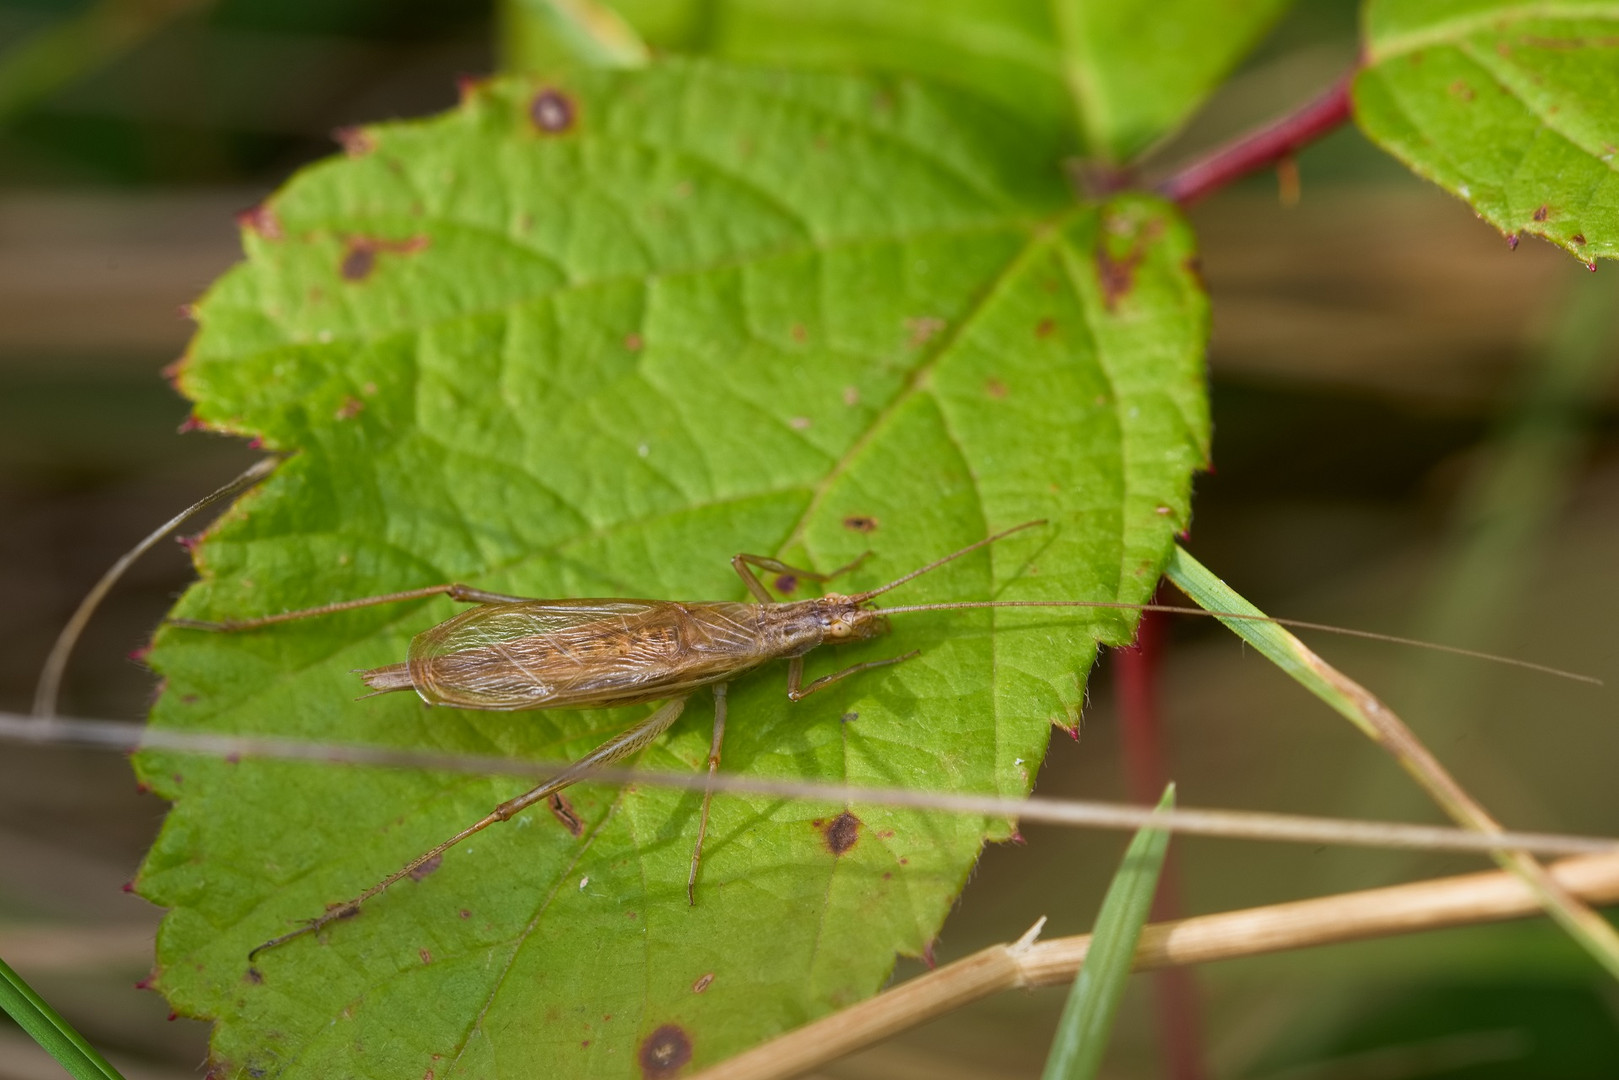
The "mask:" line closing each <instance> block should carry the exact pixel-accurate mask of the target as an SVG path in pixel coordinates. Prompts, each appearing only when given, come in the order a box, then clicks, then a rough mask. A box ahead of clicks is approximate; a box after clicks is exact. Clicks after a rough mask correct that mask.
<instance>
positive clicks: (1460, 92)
mask: <svg viewBox="0 0 1619 1080" xmlns="http://www.w3.org/2000/svg"><path fill="white" fill-rule="evenodd" d="M1450 92H1451V93H1452V94H1454V95H1455V96H1456V97H1459V98H1461V99H1462V100H1463V101H1472V100H1473V99H1474V98H1476V97H1478V95H1477V94H1475V93H1474V92H1473V88H1472V87H1471V86H1468V85H1467V83H1466V82H1465V81H1464V80H1462V79H1457V80H1456V81H1455V82H1453V83H1451V84H1450Z"/></svg>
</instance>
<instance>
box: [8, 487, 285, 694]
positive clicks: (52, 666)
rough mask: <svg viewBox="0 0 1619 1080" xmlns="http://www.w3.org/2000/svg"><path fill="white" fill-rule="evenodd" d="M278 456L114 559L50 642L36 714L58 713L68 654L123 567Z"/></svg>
mask: <svg viewBox="0 0 1619 1080" xmlns="http://www.w3.org/2000/svg"><path fill="white" fill-rule="evenodd" d="M279 460H280V459H279V458H265V459H264V460H262V461H259V462H257V463H255V464H253V465H251V466H249V467H248V469H247V471H246V472H244V473H242V475H240V476H238V477H237V478H236V479H234V480H232V481H231V482H230V483H228V484H226V485H225V486H224V487H222V488H220V489H219V490H217V491H213V492H210V493H209V494H207V495H204V496H203V497H202V498H200V499H198V500H197V501H196V502H194V503H192V504H191V505H190V506H188V507H186V508H185V509H184V510H182V511H180V512H179V513H178V514H176V515H175V516H174V517H172V518H170V519H169V520H168V521H166V522H164V523H163V524H162V525H160V526H159V527H158V528H157V530H156V531H155V532H153V533H152V534H151V535H149V536H148V537H147V538H146V539H144V540H142V541H141V542H140V543H138V544H136V545H135V546H134V547H132V548H130V549H129V550H128V551H127V552H125V553H124V556H123V558H121V559H119V560H118V561H117V562H115V563H113V564H112V567H111V568H110V569H109V570H108V571H107V572H106V573H105V574H102V575H101V580H100V581H98V582H96V584H95V587H94V588H92V589H91V590H90V591H89V592H88V593H86V594H85V597H84V599H83V600H81V601H79V606H78V609H77V610H76V611H74V612H73V617H72V618H71V619H69V620H68V621H67V625H66V626H64V627H62V632H61V633H60V634H58V635H57V637H56V644H55V645H52V646H51V652H50V655H49V656H47V657H46V658H45V666H44V667H43V668H41V669H40V672H39V685H38V686H37V687H36V688H35V689H34V715H35V716H37V717H39V718H40V719H41V720H48V719H50V718H51V717H53V716H55V715H56V700H57V697H58V695H59V694H60V693H61V689H62V673H63V672H64V671H66V670H67V661H68V657H70V656H72V655H73V646H74V645H76V644H78V641H79V635H80V634H82V633H83V632H84V628H85V625H86V624H87V623H89V621H90V616H91V615H93V614H95V610H96V608H97V607H98V606H100V604H101V601H102V600H103V599H104V598H105V597H106V595H107V593H108V592H109V591H111V589H112V587H113V586H114V585H116V584H117V583H118V579H119V578H121V577H123V576H124V571H125V570H128V569H129V568H130V566H131V565H132V564H133V563H134V562H135V560H136V559H138V558H140V557H141V556H142V555H145V554H146V553H147V552H148V551H150V550H151V549H152V545H154V544H156V543H157V542H158V541H159V540H161V539H163V538H164V537H165V536H167V535H169V533H171V532H173V531H174V530H175V529H178V528H179V527H180V526H181V525H184V524H185V522H186V519H188V518H190V517H191V515H193V514H195V513H197V512H198V511H200V510H206V509H207V508H208V507H210V506H212V505H213V504H214V503H216V502H219V501H220V500H221V499H228V498H230V497H231V496H232V495H235V494H236V493H237V492H239V491H243V490H245V489H247V488H250V487H252V486H253V485H254V484H256V483H258V482H259V481H260V480H263V479H264V478H265V477H266V476H269V475H270V472H271V470H273V469H274V468H275V467H276V465H277V463H278V462H279Z"/></svg>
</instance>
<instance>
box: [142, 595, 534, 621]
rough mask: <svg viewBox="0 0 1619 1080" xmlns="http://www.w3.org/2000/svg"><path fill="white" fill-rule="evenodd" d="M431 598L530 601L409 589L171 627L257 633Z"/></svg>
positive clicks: (505, 596)
mask: <svg viewBox="0 0 1619 1080" xmlns="http://www.w3.org/2000/svg"><path fill="white" fill-rule="evenodd" d="M431 596H448V597H449V598H450V599H451V600H459V601H460V602H462V603H464V604H514V603H520V602H522V601H524V600H527V599H529V598H528V597H525V596H507V595H505V594H504V593H494V592H486V591H485V590H483V589H474V588H473V587H472V586H470V585H454V584H452V585H428V586H426V587H425V588H421V589H407V590H405V591H404V592H396V593H386V594H384V595H382V596H362V597H360V598H359V599H358V600H339V601H337V603H335V604H322V605H320V606H319V607H312V608H300V609H298V610H297V611H283V612H279V613H277V614H275V615H259V616H256V617H254V618H251V619H221V620H220V621H219V622H209V621H207V620H205V619H169V620H168V625H170V626H180V627H184V628H186V629H187V630H214V631H219V632H235V631H238V630H257V629H258V628H259V627H261V626H273V625H274V624H276V623H284V622H293V621H294V620H297V619H311V618H314V617H315V616H317V615H335V614H337V613H338V612H340V611H352V610H354V609H355V608H364V607H376V606H377V605H378V604H398V603H403V602H404V601H406V600H426V599H427V598H428V597H431Z"/></svg>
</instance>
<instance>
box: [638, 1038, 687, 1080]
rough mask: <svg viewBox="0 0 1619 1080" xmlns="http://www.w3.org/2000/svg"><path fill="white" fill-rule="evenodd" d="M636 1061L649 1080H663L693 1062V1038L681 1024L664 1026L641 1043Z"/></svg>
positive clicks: (643, 1074) (642, 1073)
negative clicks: (687, 1063)
mask: <svg viewBox="0 0 1619 1080" xmlns="http://www.w3.org/2000/svg"><path fill="white" fill-rule="evenodd" d="M636 1059H637V1060H638V1061H639V1062H640V1064H641V1075H642V1076H644V1077H646V1078H647V1080H662V1078H664V1077H667V1076H673V1075H674V1074H675V1073H677V1072H679V1071H680V1069H681V1067H682V1066H683V1065H685V1064H686V1062H688V1061H690V1060H691V1037H690V1036H688V1035H687V1034H686V1031H685V1029H684V1028H682V1027H681V1026H680V1025H679V1024H664V1025H663V1026H662V1027H660V1028H658V1029H657V1030H656V1031H654V1032H653V1033H652V1034H650V1035H648V1036H647V1037H646V1038H645V1039H643V1040H642V1041H641V1049H640V1052H639V1053H638V1054H637V1055H636Z"/></svg>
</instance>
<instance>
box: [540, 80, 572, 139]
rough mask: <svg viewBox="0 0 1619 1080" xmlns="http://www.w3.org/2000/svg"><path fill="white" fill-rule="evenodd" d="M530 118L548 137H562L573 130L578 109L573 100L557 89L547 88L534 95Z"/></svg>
mask: <svg viewBox="0 0 1619 1080" xmlns="http://www.w3.org/2000/svg"><path fill="white" fill-rule="evenodd" d="M528 118H529V119H530V120H531V121H533V122H534V126H535V127H536V128H537V129H538V130H540V131H541V132H543V133H544V134H546V135H561V134H562V133H563V132H566V131H569V130H571V129H572V128H573V125H574V121H575V120H576V119H578V109H577V108H576V107H575V106H574V103H573V99H572V98H571V97H569V96H568V95H567V94H564V93H563V92H562V91H561V90H558V89H556V88H555V87H550V86H548V87H546V88H545V89H544V90H541V91H540V92H539V93H538V94H535V95H534V100H533V101H531V102H529V105H528Z"/></svg>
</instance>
